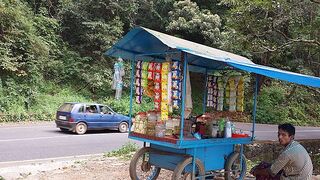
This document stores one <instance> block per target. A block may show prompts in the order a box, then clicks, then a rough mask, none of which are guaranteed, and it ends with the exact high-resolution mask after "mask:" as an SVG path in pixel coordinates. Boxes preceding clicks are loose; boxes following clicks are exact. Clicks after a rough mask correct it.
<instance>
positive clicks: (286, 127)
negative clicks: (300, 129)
mask: <svg viewBox="0 0 320 180" xmlns="http://www.w3.org/2000/svg"><path fill="white" fill-rule="evenodd" d="M278 129H282V130H284V131H286V132H287V133H288V134H289V136H294V135H295V134H296V128H295V127H294V126H293V125H292V124H290V123H284V124H280V125H279V126H278Z"/></svg>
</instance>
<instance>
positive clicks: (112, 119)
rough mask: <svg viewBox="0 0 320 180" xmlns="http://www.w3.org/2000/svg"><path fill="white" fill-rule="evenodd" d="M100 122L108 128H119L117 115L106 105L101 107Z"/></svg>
mask: <svg viewBox="0 0 320 180" xmlns="http://www.w3.org/2000/svg"><path fill="white" fill-rule="evenodd" d="M99 109H100V121H101V122H102V123H103V124H104V126H105V127H106V128H115V127H118V123H117V118H116V113H115V112H114V111H113V110H112V109H111V108H109V107H108V106H106V105H99Z"/></svg>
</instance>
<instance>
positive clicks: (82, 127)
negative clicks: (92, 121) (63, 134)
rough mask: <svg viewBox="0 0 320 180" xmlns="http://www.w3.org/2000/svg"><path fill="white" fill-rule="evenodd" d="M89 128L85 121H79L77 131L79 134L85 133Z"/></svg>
mask: <svg viewBox="0 0 320 180" xmlns="http://www.w3.org/2000/svg"><path fill="white" fill-rule="evenodd" d="M87 129H88V126H87V124H86V123H83V122H79V123H78V124H77V125H76V130H75V131H76V133H77V134H84V133H86V132H87Z"/></svg>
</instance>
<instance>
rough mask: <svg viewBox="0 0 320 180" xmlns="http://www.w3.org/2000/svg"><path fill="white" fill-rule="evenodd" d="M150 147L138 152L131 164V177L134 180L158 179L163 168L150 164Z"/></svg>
mask: <svg viewBox="0 0 320 180" xmlns="http://www.w3.org/2000/svg"><path fill="white" fill-rule="evenodd" d="M151 151H152V149H151V148H149V147H144V148H141V149H140V150H139V151H138V152H136V153H135V154H134V156H133V158H132V160H131V162H130V168H129V171H130V177H131V179H132V180H144V179H150V180H152V179H157V177H158V176H159V173H160V170H161V168H159V167H156V166H154V165H152V164H150V163H149V155H150V152H151Z"/></svg>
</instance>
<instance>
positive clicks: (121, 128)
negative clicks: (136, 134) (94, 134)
mask: <svg viewBox="0 0 320 180" xmlns="http://www.w3.org/2000/svg"><path fill="white" fill-rule="evenodd" d="M118 130H119V131H120V132H121V133H125V132H127V131H128V123H126V122H122V123H120V124H119V127H118Z"/></svg>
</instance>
